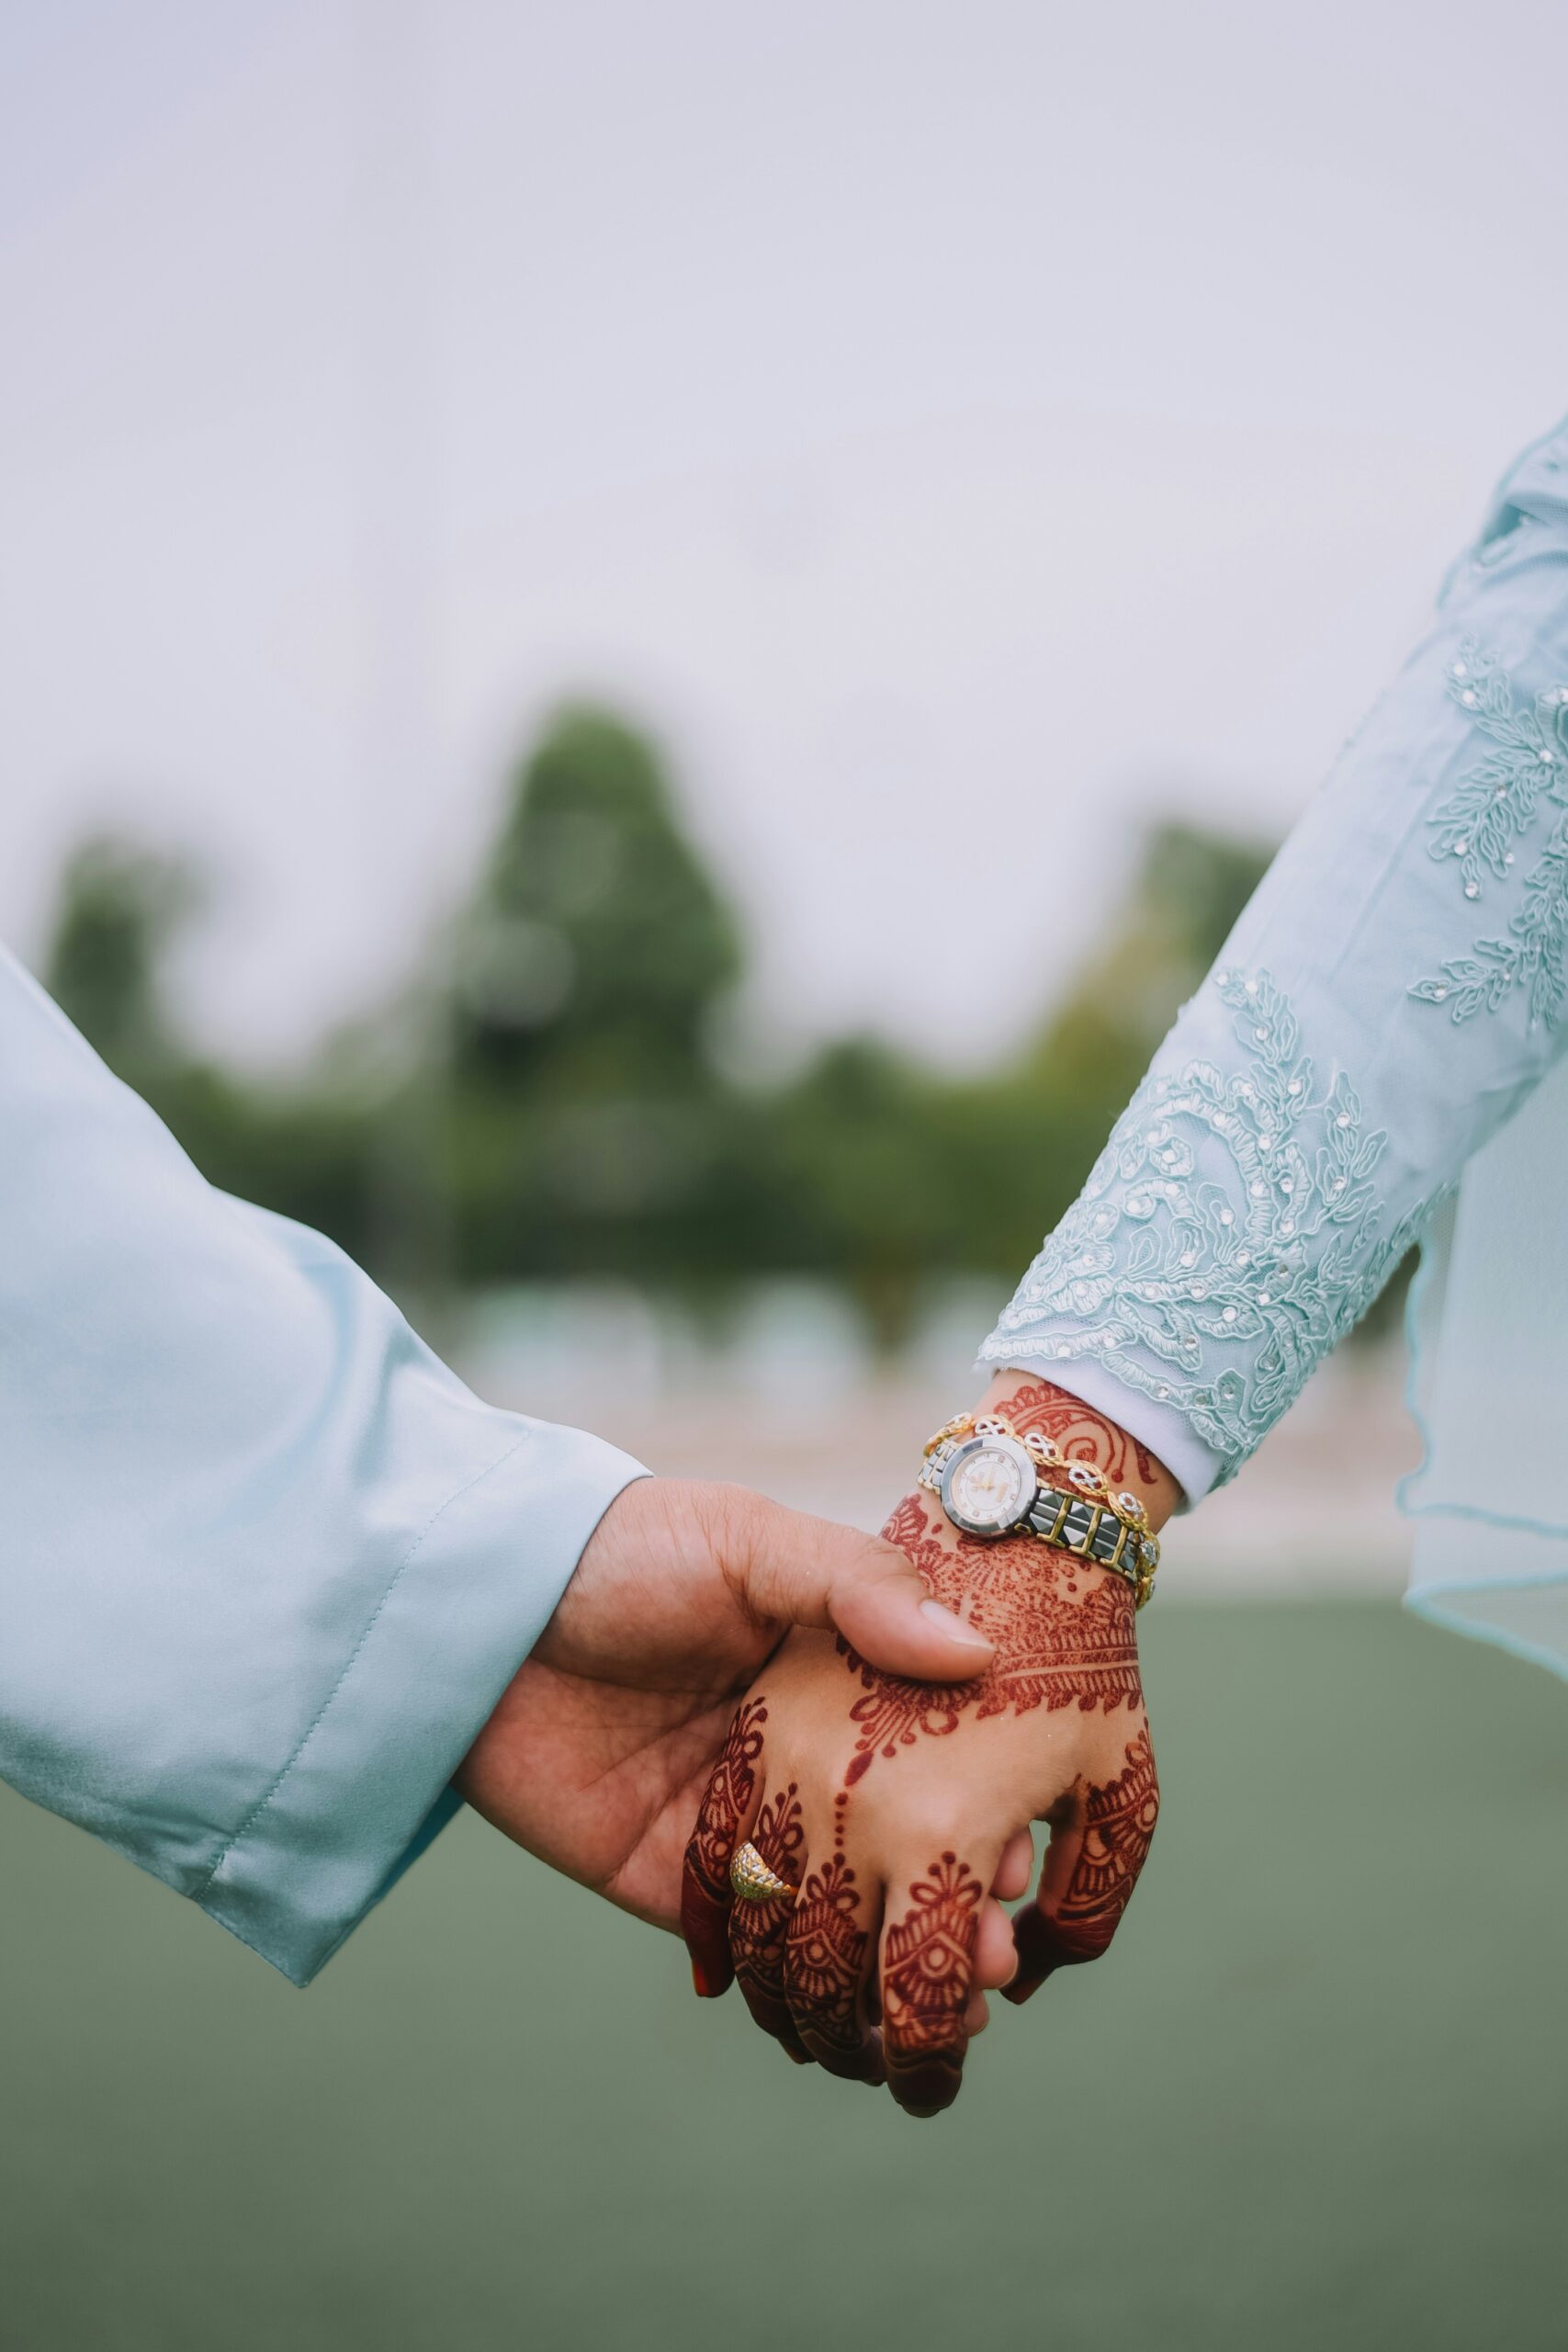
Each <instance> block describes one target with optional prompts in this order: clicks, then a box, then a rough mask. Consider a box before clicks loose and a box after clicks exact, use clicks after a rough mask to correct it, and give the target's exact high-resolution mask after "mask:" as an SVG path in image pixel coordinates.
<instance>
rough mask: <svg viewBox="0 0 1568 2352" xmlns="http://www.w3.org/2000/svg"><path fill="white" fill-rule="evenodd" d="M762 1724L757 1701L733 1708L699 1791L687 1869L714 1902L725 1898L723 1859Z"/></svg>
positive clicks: (746, 1792) (763, 1712)
mask: <svg viewBox="0 0 1568 2352" xmlns="http://www.w3.org/2000/svg"><path fill="white" fill-rule="evenodd" d="M767 1720H768V1711H767V1708H766V1707H765V1706H764V1705H763V1703H762V1702H761V1699H749V1700H748V1701H747V1702H746V1703H745V1705H744V1706H743V1707H740V1708H739V1709H738V1710H737V1712H736V1716H735V1720H734V1722H733V1723H732V1724H730V1726H729V1736H728V1739H727V1740H726V1741H725V1743H724V1746H723V1747H722V1748H721V1749H720V1750H719V1756H718V1761H717V1762H716V1764H715V1766H714V1768H713V1777H712V1779H711V1780H710V1781H709V1782H708V1784H707V1787H706V1788H705V1791H704V1792H703V1802H702V1805H701V1807H700V1809H699V1811H698V1814H697V1826H696V1827H695V1828H694V1830H693V1832H692V1841H691V1844H690V1845H689V1846H688V1847H687V1849H686V1867H687V1869H688V1870H689V1871H691V1873H692V1875H693V1877H694V1879H695V1880H696V1882H697V1884H698V1885H699V1886H700V1887H701V1888H702V1890H703V1893H704V1894H705V1895H707V1896H708V1897H709V1898H710V1899H711V1900H712V1901H713V1902H715V1903H726V1904H727V1903H728V1900H729V1858H730V1856H731V1855H732V1854H733V1853H734V1851H735V1846H736V1837H737V1832H738V1831H739V1826H740V1824H741V1822H743V1821H744V1820H745V1818H746V1814H747V1810H748V1808H749V1807H750V1803H751V1792H752V1790H753V1789H754V1788H755V1786H756V1784H757V1759H758V1758H759V1757H760V1756H761V1753H762V1725H763V1724H765V1723H766V1722H767Z"/></svg>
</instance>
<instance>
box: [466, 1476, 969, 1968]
mask: <svg viewBox="0 0 1568 2352" xmlns="http://www.w3.org/2000/svg"><path fill="white" fill-rule="evenodd" d="M796 1625H801V1626H818V1627H825V1628H829V1629H831V1628H836V1629H837V1631H838V1633H839V1634H840V1635H841V1636H842V1637H843V1639H844V1640H845V1641H846V1642H852V1643H853V1644H854V1645H855V1648H856V1650H857V1652H859V1653H861V1654H863V1656H865V1657H874V1658H875V1659H877V1660H878V1662H879V1663H880V1664H881V1665H883V1666H885V1667H886V1668H888V1669H889V1670H890V1671H892V1672H894V1673H897V1674H900V1675H927V1676H931V1677H932V1678H940V1679H942V1680H943V1681H944V1683H945V1681H946V1680H947V1679H948V1678H951V1677H953V1676H955V1675H956V1676H963V1675H964V1674H975V1673H978V1672H979V1671H980V1670H981V1668H984V1667H985V1666H986V1665H987V1664H988V1662H989V1658H990V1651H989V1648H988V1646H987V1644H986V1643H985V1642H984V1641H983V1639H982V1638H981V1637H980V1636H979V1635H978V1634H976V1633H975V1632H974V1631H973V1630H971V1629H969V1628H966V1627H964V1625H962V1624H960V1623H957V1622H956V1621H955V1620H954V1619H953V1618H952V1617H950V1616H949V1615H948V1614H947V1612H946V1611H945V1610H943V1609H942V1608H940V1607H939V1606H938V1605H937V1603H936V1602H935V1601H933V1600H931V1596H930V1592H929V1590H928V1588H927V1587H926V1585H925V1584H924V1583H922V1581H921V1579H920V1577H919V1575H918V1574H917V1573H916V1571H915V1570H914V1568H912V1567H911V1566H910V1565H909V1563H908V1560H907V1559H905V1558H903V1557H902V1556H901V1555H899V1554H898V1553H897V1552H896V1551H895V1550H894V1549H893V1548H892V1546H891V1545H890V1544H886V1543H881V1542H879V1541H878V1540H877V1539H876V1538H875V1537H874V1536H869V1535H863V1534H861V1533H859V1532H857V1531H856V1530H854V1529H852V1528H847V1527H836V1526H834V1525H833V1524H832V1523H831V1522H830V1521H828V1520H824V1519H808V1518H807V1517H806V1516H805V1515H804V1514H803V1513H802V1512H800V1511H794V1510H784V1506H783V1505H782V1504H780V1503H774V1502H769V1501H768V1500H766V1499H765V1498H763V1497H762V1496H761V1495H753V1494H749V1493H748V1492H747V1491H746V1489H745V1488H744V1487H726V1486H706V1485H699V1484H696V1483H694V1482H691V1481H686V1480H678V1479H673V1478H643V1479H639V1480H638V1481H637V1483H636V1484H635V1485H634V1486H630V1487H626V1490H625V1492H624V1493H623V1494H621V1495H619V1496H618V1497H617V1498H616V1499H615V1502H613V1503H612V1504H611V1506H610V1508H609V1510H607V1511H606V1512H605V1514H604V1518H603V1519H602V1520H601V1521H600V1522H599V1525H598V1527H597V1528H596V1529H595V1531H594V1532H593V1534H592V1537H591V1538H590V1540H589V1542H588V1544H587V1545H586V1546H585V1547H584V1550H583V1554H582V1557H581V1560H580V1561H579V1563H578V1566H577V1571H576V1573H575V1575H574V1576H573V1577H572V1579H571V1582H570V1585H569V1586H568V1587H567V1589H566V1591H565V1593H564V1594H563V1595H562V1597H561V1600H560V1605H559V1606H558V1609H557V1611H556V1612H555V1615H554V1616H553V1617H552V1618H551V1620H550V1622H549V1623H548V1625H547V1627H546V1629H545V1632H544V1634H543V1635H542V1636H541V1638H540V1640H539V1642H538V1644H537V1645H536V1648H535V1650H534V1652H533V1655H532V1657H529V1658H528V1659H527V1661H526V1662H525V1665H524V1666H523V1667H522V1668H520V1670H519V1671H518V1673H517V1674H516V1675H515V1676H514V1677H513V1680H512V1682H511V1684H510V1685H509V1686H508V1688H507V1691H506V1692H505V1694H504V1696H503V1697H502V1702H501V1704H500V1705H499V1706H498V1707H497V1709H496V1711H495V1713H494V1714H493V1715H492V1716H491V1719H490V1722H489V1723H488V1724H486V1726H485V1728H484V1730H483V1731H482V1732H481V1733H480V1735H479V1738H478V1740H477V1741H476V1742H475V1744H474V1746H473V1747H472V1748H471V1749H470V1750H469V1753H468V1758H467V1759H466V1760H465V1762H464V1764H463V1767H462V1770H461V1771H460V1772H459V1773H458V1775H457V1784H458V1786H459V1787H460V1788H461V1790H462V1792H463V1793H464V1795H465V1796H466V1797H467V1798H468V1801H469V1803H470V1804H472V1805H474V1806H475V1807H476V1808H477V1809H478V1811H479V1812H480V1813H482V1814H484V1815H486V1817H487V1818H488V1819H489V1820H491V1821H492V1822H493V1823H494V1824H495V1826H496V1827H497V1828H499V1829H502V1830H504V1831H505V1832H506V1834H507V1836H508V1837H510V1838H515V1839H516V1841H517V1843H518V1844H519V1845H520V1846H525V1847H526V1848H527V1849H529V1851H530V1852H531V1853H535V1854H537V1855H539V1856H540V1857H541V1858H542V1860H545V1861H547V1862H549V1863H550V1864H551V1865H552V1866H553V1867H554V1868H555V1869H557V1870H558V1871H565V1872H566V1873H567V1875H568V1876H569V1877H570V1878H575V1879H580V1880H581V1882H582V1883H583V1884H584V1885H587V1886H591V1887H592V1888H593V1889H594V1890H595V1891H596V1892H597V1893H598V1894H603V1895H604V1896H606V1897H607V1898H608V1899H609V1900H610V1901H611V1902H612V1903H617V1904H619V1905H621V1906H622V1907H623V1908H624V1909H626V1910H627V1911H634V1912H636V1913H637V1917H639V1918H643V1919H650V1920H652V1921H653V1922H654V1923H655V1924H656V1925H657V1926H659V1927H662V1928H670V1929H671V1930H672V1931H673V1930H675V1929H676V1928H678V1925H679V1920H680V1913H681V1894H682V1888H681V1861H682V1849H684V1847H685V1844H686V1839H687V1837H688V1834H689V1832H690V1830H691V1826H692V1816H693V1815H694V1812H695V1811H696V1808H697V1801H698V1798H699V1797H700V1796H701V1794H702V1792H703V1790H704V1787H705V1785H706V1783H707V1781H708V1778H709V1775H710V1773H711V1772H712V1771H713V1769H714V1762H715V1758H716V1757H717V1756H718V1754H719V1752H720V1749H721V1748H722V1747H723V1744H724V1739H725V1735H726V1733H727V1731H728V1727H729V1723H730V1718H731V1716H732V1714H733V1713H734V1709H735V1702H736V1700H737V1698H738V1697H739V1694H740V1693H741V1692H742V1691H744V1690H745V1689H746V1687H747V1685H748V1683H749V1682H750V1680H751V1679H752V1678H753V1676H754V1675H755V1674H756V1672H757V1670H758V1668H760V1667H761V1665H762V1663H763V1661H764V1660H765V1659H766V1658H767V1657H769V1655H770V1653H771V1652H772V1651H773V1650H774V1649H775V1648H776V1647H777V1645H778V1644H779V1642H780V1641H781V1640H782V1638H783V1637H784V1634H785V1633H786V1632H787V1631H788V1630H789V1628H790V1627H791V1626H796ZM822 1638H823V1639H824V1640H828V1641H830V1640H831V1638H832V1634H831V1632H830V1631H829V1632H827V1633H825V1634H823V1635H822ZM901 1687H903V1686H901ZM908 1687H911V1688H915V1689H918V1688H919V1684H918V1683H916V1684H913V1685H910V1686H908ZM959 1687H962V1686H961V1685H960V1686H959Z"/></svg>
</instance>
